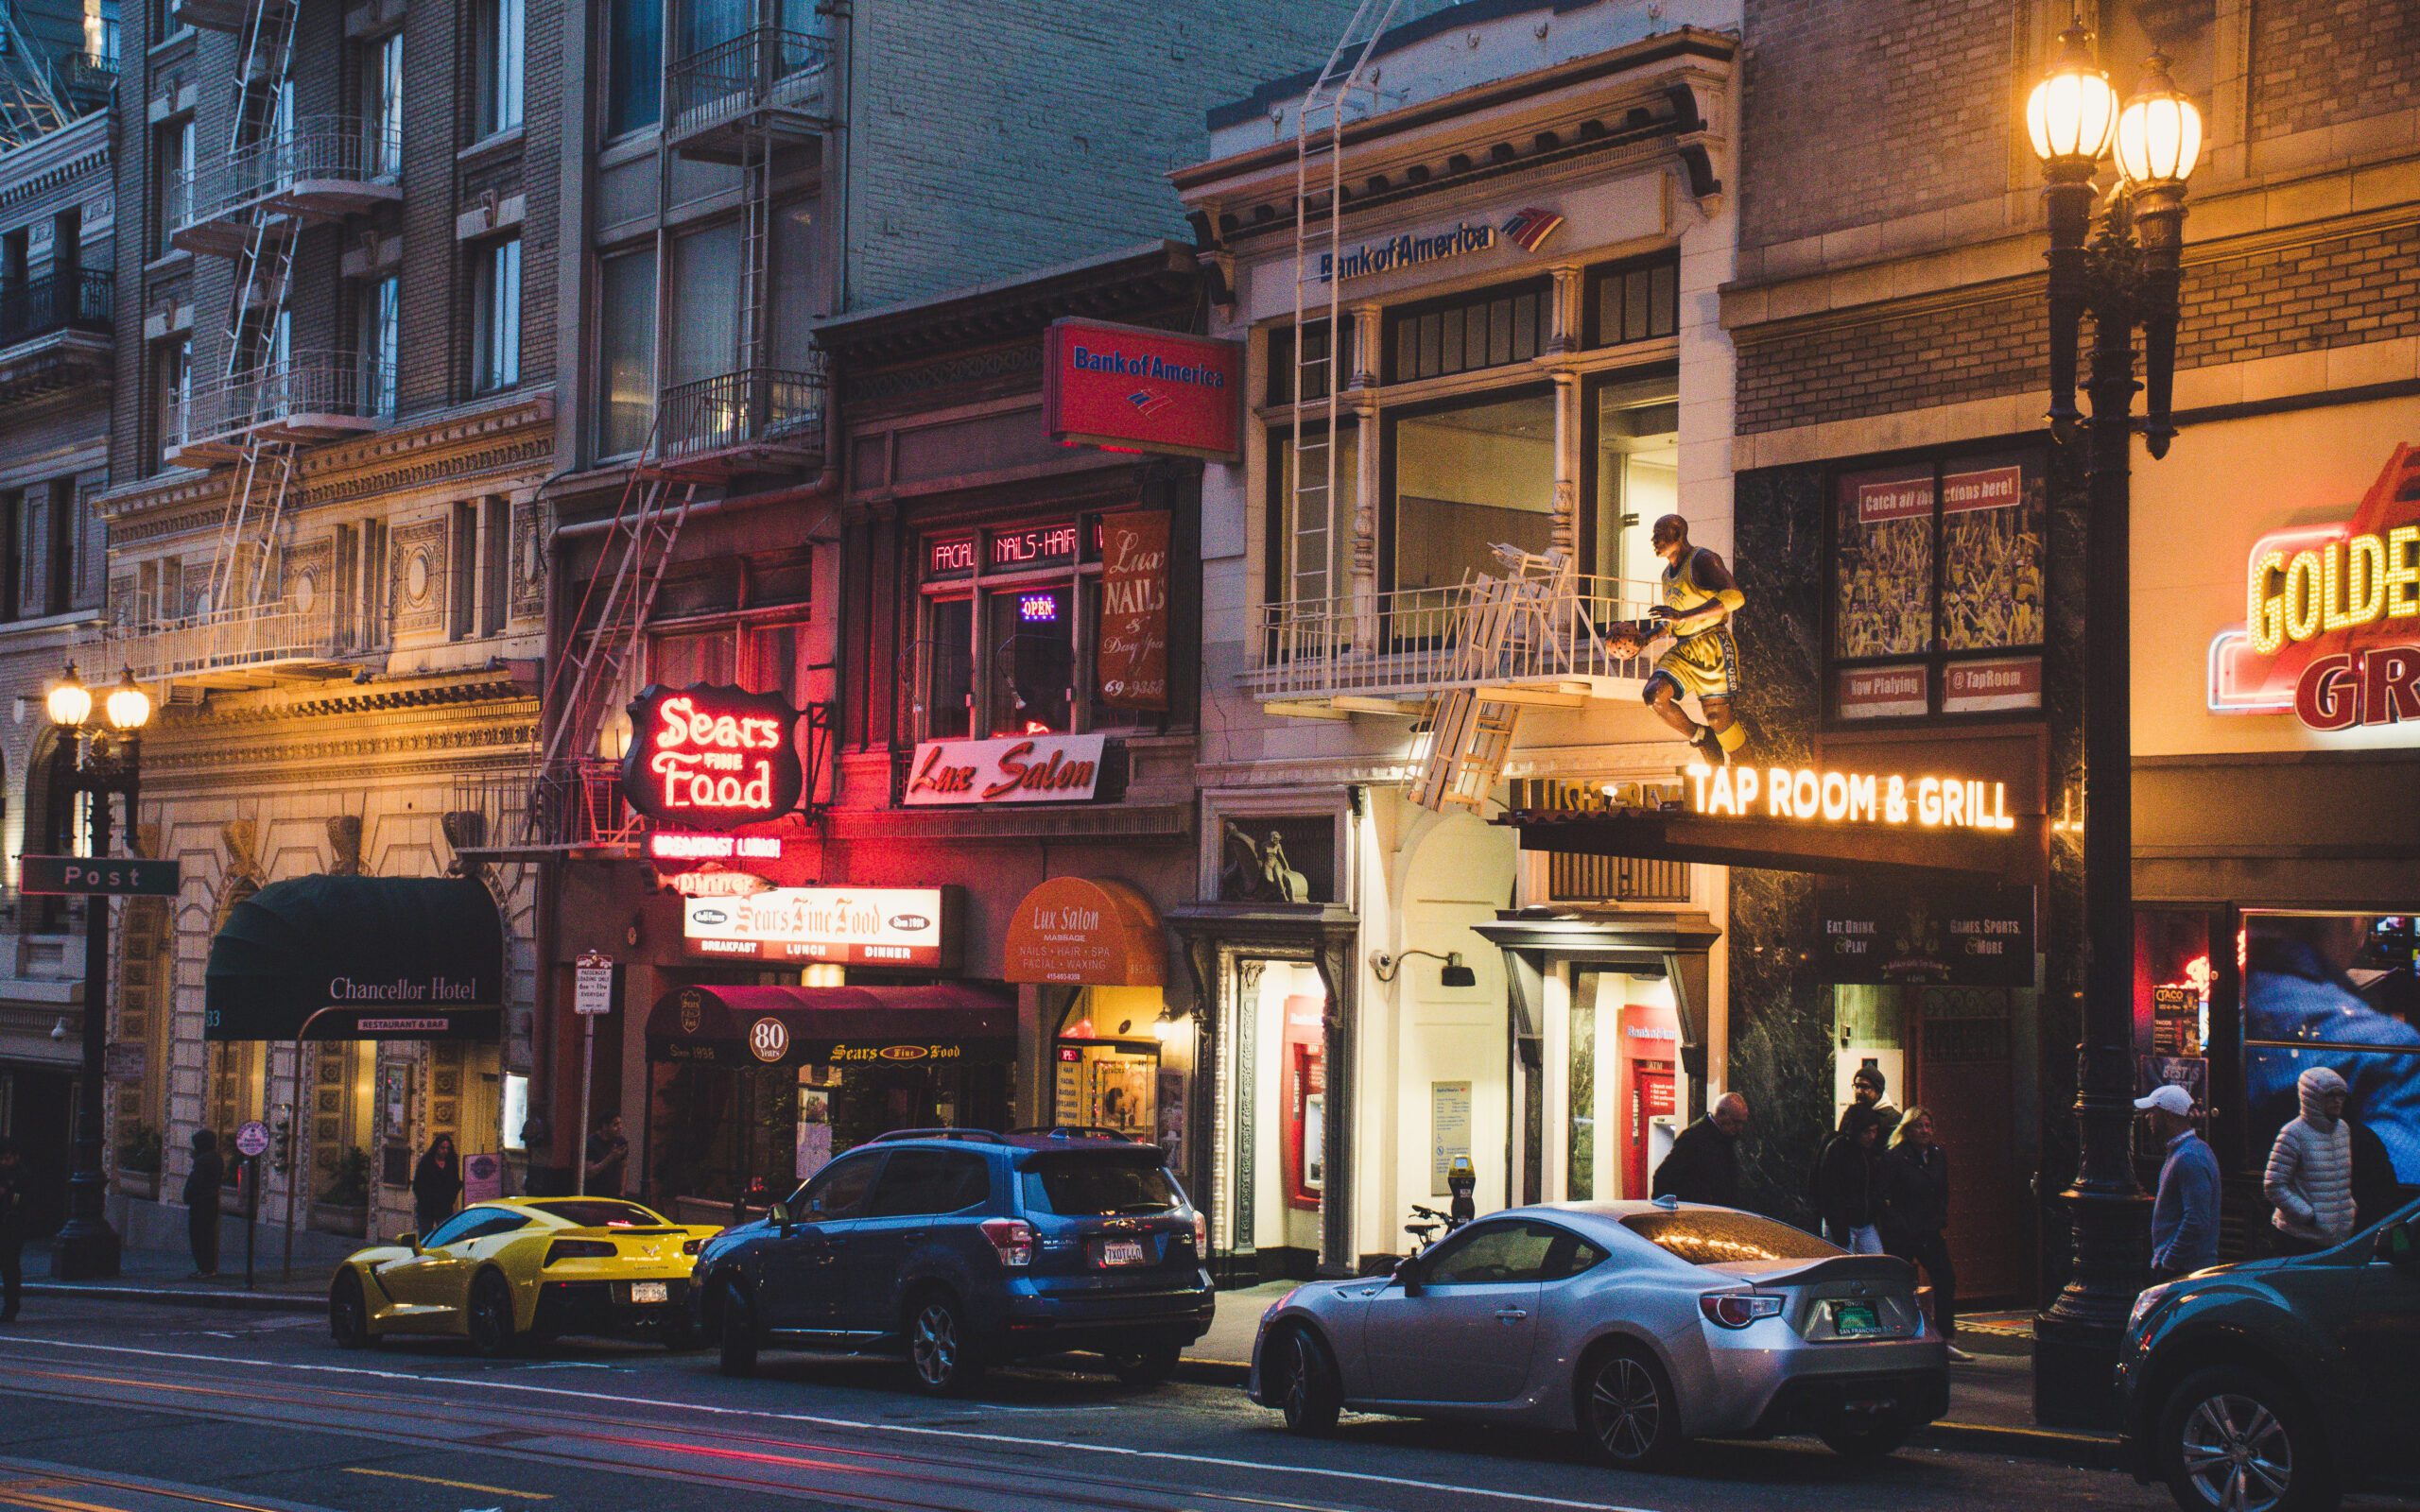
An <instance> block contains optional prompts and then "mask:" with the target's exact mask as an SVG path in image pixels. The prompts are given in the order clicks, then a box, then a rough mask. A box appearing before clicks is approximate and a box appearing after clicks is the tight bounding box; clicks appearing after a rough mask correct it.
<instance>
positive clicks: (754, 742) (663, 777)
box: [622, 683, 804, 860]
mask: <svg viewBox="0 0 2420 1512" xmlns="http://www.w3.org/2000/svg"><path fill="white" fill-rule="evenodd" d="M631 732H632V739H631V748H630V752H629V754H628V755H626V756H624V757H623V758H622V794H623V797H624V798H625V799H627V800H628V801H629V802H630V805H631V807H632V808H634V809H636V810H638V811H639V812H640V813H641V814H644V815H646V816H648V817H649V818H651V819H654V820H657V821H658V822H660V823H666V824H677V825H681V826H683V827H690V826H695V827H699V828H703V829H708V830H729V829H734V828H736V827H737V826H740V825H743V824H754V823H759V822H761V821H763V820H766V819H771V818H776V817H778V816H781V815H784V814H787V813H788V812H789V811H790V810H791V809H793V808H795V807H797V806H798V800H799V790H800V788H801V787H802V786H803V785H804V770H803V768H802V767H801V765H800V763H799V757H798V741H797V732H798V711H797V710H795V709H793V708H791V707H790V706H789V705H788V704H787V702H785V701H784V700H783V699H782V697H781V696H779V695H777V694H770V693H743V692H741V691H740V690H739V689H737V688H734V687H727V686H709V685H707V684H703V683H692V684H690V685H689V686H688V687H685V688H677V689H676V688H664V687H659V686H655V685H652V684H650V685H649V686H648V688H647V690H646V691H645V692H643V693H641V694H640V695H639V696H638V697H637V698H635V699H633V700H631ZM666 842H667V843H668V844H672V845H674V846H675V848H676V850H677V848H678V845H679V837H676V836H666ZM735 854H736V847H735ZM679 859H700V860H703V859H715V858H709V857H706V856H703V855H700V856H697V857H681V858H679Z"/></svg>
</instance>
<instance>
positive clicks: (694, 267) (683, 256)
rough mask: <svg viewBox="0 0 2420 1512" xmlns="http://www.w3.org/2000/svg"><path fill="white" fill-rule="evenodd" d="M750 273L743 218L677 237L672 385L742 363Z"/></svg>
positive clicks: (670, 325)
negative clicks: (744, 293)
mask: <svg viewBox="0 0 2420 1512" xmlns="http://www.w3.org/2000/svg"><path fill="white" fill-rule="evenodd" d="M747 277H748V265H747V259H746V247H745V246H744V244H743V243H742V242H741V240H740V229H739V223H738V222H737V221H726V222H724V223H723V224H721V225H718V226H709V227H707V228H705V229H704V230H702V231H693V232H687V233H685V234H683V235H682V236H679V237H676V238H675V239H674V240H673V243H672V309H671V312H670V315H669V317H668V318H667V321H666V325H665V335H666V341H667V342H668V343H669V344H670V347H671V350H670V351H669V352H666V353H665V358H666V361H665V375H664V382H665V387H667V388H670V387H675V386H677V385H680V384H687V383H696V382H697V381H699V380H700V379H702V378H717V377H720V376H721V375H722V374H724V373H728V372H734V371H736V370H737V369H738V368H739V335H740V333H739V305H740V299H741V294H740V290H741V288H742V287H743V285H744V284H745V283H746V280H747ZM666 423H667V424H668V423H669V421H667V422H666Z"/></svg>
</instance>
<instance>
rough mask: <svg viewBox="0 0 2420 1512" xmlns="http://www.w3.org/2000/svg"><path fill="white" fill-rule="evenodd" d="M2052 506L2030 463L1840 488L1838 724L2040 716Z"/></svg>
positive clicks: (1835, 612) (1930, 472)
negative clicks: (2019, 713)
mask: <svg viewBox="0 0 2420 1512" xmlns="http://www.w3.org/2000/svg"><path fill="white" fill-rule="evenodd" d="M2046 497H2047V487H2046V483H2045V478H2044V473H2043V469H2042V464H2041V459H2040V457H2039V456H2038V455H2034V454H2030V453H2014V452H2008V453H1980V454H1974V453H1970V454H1966V455H1959V456H1953V457H1933V458H1919V459H1917V460H1915V461H1913V462H1908V463H1902V464H1899V465H1896V466H1891V467H1877V468H1865V469H1859V470H1858V471H1854V472H1842V473H1841V474H1839V475H1837V476H1836V477H1835V478H1834V480H1833V487H1832V498H1833V508H1832V577H1831V581H1832V593H1831V615H1832V626H1831V652H1832V662H1833V667H1834V671H1833V674H1832V687H1831V696H1832V714H1833V717H1834V718H1836V719H1841V720H1863V719H1884V718H1893V717H1912V716H1920V715H1924V714H1930V713H1997V712H2003V711H2009V710H2025V709H2039V708H2040V707H2041V706H2042V657H2041V649H2040V648H2041V644H2042V627H2043V571H2044V558H2045V551H2044V541H2045V531H2044V518H2045V509H2046Z"/></svg>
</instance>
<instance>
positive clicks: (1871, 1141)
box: [1815, 1103, 1884, 1255]
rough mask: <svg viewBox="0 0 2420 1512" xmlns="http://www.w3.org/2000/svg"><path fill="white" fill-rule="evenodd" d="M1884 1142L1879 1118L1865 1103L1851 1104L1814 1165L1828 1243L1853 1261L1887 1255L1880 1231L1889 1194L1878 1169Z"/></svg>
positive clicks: (1817, 1197)
mask: <svg viewBox="0 0 2420 1512" xmlns="http://www.w3.org/2000/svg"><path fill="white" fill-rule="evenodd" d="M1881 1140H1882V1120H1881V1118H1880V1116H1879V1115H1877V1114H1876V1112H1875V1111H1874V1109H1873V1108H1870V1107H1868V1106H1866V1105H1865V1104H1863V1103H1851V1104H1850V1105H1849V1106H1848V1108H1847V1109H1846V1110H1845V1111H1843V1112H1842V1113H1841V1126H1840V1130H1839V1132H1837V1133H1835V1134H1834V1135H1833V1136H1832V1137H1831V1139H1830V1140H1829V1141H1828V1142H1827V1143H1825V1144H1824V1154H1823V1156H1822V1158H1821V1159H1820V1160H1817V1162H1816V1165H1815V1208H1816V1211H1818V1212H1820V1213H1822V1214H1823V1217H1824V1238H1826V1239H1828V1240H1830V1241H1831V1242H1832V1243H1834V1244H1836V1245H1838V1246H1841V1248H1842V1249H1845V1250H1847V1251H1848V1252H1849V1253H1851V1254H1853V1255H1878V1254H1880V1253H1882V1231H1881V1229H1879V1228H1878V1227H1877V1225H1878V1223H1879V1221H1880V1218H1881V1213H1882V1208H1883V1201H1884V1194H1883V1192H1882V1190H1881V1181H1880V1180H1879V1178H1878V1177H1877V1174H1876V1161H1878V1160H1880V1159H1881V1152H1880V1150H1879V1149H1878V1148H1877V1146H1878V1145H1879V1144H1880V1143H1881Z"/></svg>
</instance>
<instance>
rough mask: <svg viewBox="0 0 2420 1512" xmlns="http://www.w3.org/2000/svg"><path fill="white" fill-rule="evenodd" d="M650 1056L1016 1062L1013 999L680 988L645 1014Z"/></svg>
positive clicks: (968, 987) (781, 1061)
mask: <svg viewBox="0 0 2420 1512" xmlns="http://www.w3.org/2000/svg"><path fill="white" fill-rule="evenodd" d="M647 1056H648V1059H649V1060H668V1061H684V1060H686V1061H700V1062H703V1063H705V1064H708V1065H717V1066H734V1067H744V1066H821V1065H842V1066H847V1065H865V1064H871V1063H873V1062H877V1061H890V1062H893V1063H910V1062H926V1063H932V1064H941V1065H947V1064H951V1063H959V1062H965V1061H989V1062H1013V1061H1014V1060H1015V1059H1016V1057H1017V1003H1016V999H1015V997H1014V996H1013V995H1011V994H1010V993H1007V992H1003V991H1001V990H999V989H998V988H988V987H983V986H980V985H978V984H976V983H972V982H944V983H942V984H940V985H939V986H934V987H684V988H678V989H676V990H674V991H671V992H667V993H666V994H665V995H664V996H663V997H662V998H660V999H658V1000H657V1001H656V1005H655V1007H654V1008H653V1009H652V1010H650V1011H649V1012H648V1016H647Z"/></svg>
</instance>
